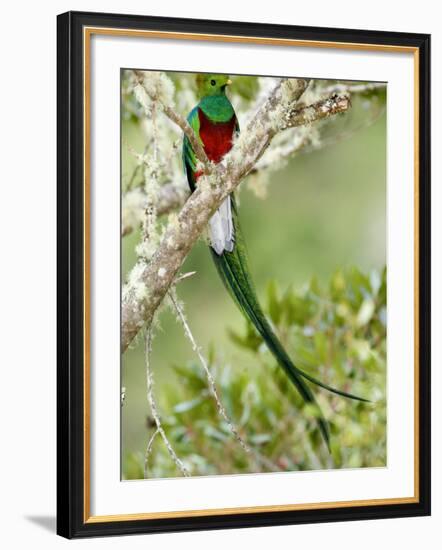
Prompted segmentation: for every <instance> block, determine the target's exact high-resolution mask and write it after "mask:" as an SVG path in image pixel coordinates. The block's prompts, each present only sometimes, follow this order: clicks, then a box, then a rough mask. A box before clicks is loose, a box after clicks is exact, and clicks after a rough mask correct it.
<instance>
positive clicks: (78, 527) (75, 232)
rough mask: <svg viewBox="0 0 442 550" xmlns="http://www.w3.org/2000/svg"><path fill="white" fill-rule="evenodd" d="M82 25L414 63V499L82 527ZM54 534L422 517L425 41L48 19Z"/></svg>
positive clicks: (426, 373)
mask: <svg viewBox="0 0 442 550" xmlns="http://www.w3.org/2000/svg"><path fill="white" fill-rule="evenodd" d="M85 27H108V28H115V29H143V30H155V31H170V32H188V33H204V34H216V35H220V34H221V35H235V36H241V37H268V38H283V39H296V40H306V41H310V40H313V41H326V42H340V43H349V44H351V43H358V44H378V45H395V46H407V47H412V48H415V49H416V51H417V52H418V57H419V78H418V86H419V141H418V146H419V173H418V179H419V204H418V210H419V226H418V227H419V231H418V243H419V251H420V253H419V264H418V272H419V281H420V282H419V289H418V298H419V326H418V333H419V343H420V345H419V355H418V360H419V366H420V368H419V380H418V387H419V394H418V402H419V403H418V406H419V416H418V418H419V430H418V431H419V449H418V453H419V498H418V500H417V501H416V502H412V503H406V504H385V505H368V506H355V507H337V508H325V509H316V510H297V511H264V512H255V513H248V514H244V513H242V514H235V513H231V514H220V515H209V516H200V517H181V518H177V517H174V518H167V517H166V518H157V519H136V520H124V521H103V522H91V521H88V520H87V518H86V517H85V493H84V471H85V470H84V441H85V439H84V399H85V394H84V387H85V386H84V369H83V362H84V306H83V303H84V300H83V297H84V290H85V289H84V276H83V275H84V269H85V266H84V260H83V258H84V220H85V212H84V207H83V204H84V203H83V199H84V197H83V176H84V174H83V169H84V168H83V157H84V151H83V146H84V141H83V139H84V122H83V108H84V88H83V68H84V67H83V63H84V58H83V47H84V32H83V30H84V28H85ZM57 34H58V38H57V88H58V90H57V114H58V117H57V140H58V145H57V180H58V185H57V194H58V196H57V211H58V217H57V231H58V236H57V256H58V257H57V272H58V283H57V301H58V313H57V321H58V326H57V342H58V352H57V361H58V371H57V415H58V420H57V465H58V466H57V533H58V534H59V535H61V536H63V537H67V538H79V537H91V536H107V535H123V534H134V533H154V532H167V531H188V530H200V529H225V528H240V527H241V528H242V527H257V526H266V525H286V524H299V523H316V522H335V521H348V520H362V519H377V518H394V517H411V516H424V515H429V514H430V408H431V402H430V36H429V35H427V34H412V33H393V32H378V31H362V30H349V29H329V28H316V27H301V26H289V25H268V24H256V23H239V22H228V21H209V20H194V19H176V18H162V17H146V16H136V15H115V14H104V13H84V12H69V13H64V14H62V15H59V16H58V20H57Z"/></svg>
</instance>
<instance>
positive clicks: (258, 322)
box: [210, 196, 368, 450]
mask: <svg viewBox="0 0 442 550" xmlns="http://www.w3.org/2000/svg"><path fill="white" fill-rule="evenodd" d="M231 198H232V215H233V223H234V227H235V247H234V250H233V252H224V253H223V254H221V255H218V254H217V253H216V252H215V251H214V250H213V249H212V248H211V249H210V250H211V252H212V257H213V260H214V263H215V265H216V268H217V270H218V273H219V275H220V277H221V279H222V281H223V283H224V286H225V287H226V289H227V290H228V292H229V294H230V295H231V296H232V298H233V299H234V301H235V302H236V304H237V305H238V307H239V308H240V310H241V311H242V312H243V313H244V315H245V316H246V317H247V318H248V319H249V320H250V321H251V322H252V323H253V325H254V326H255V328H256V330H257V331H258V332H259V334H260V335H261V336H262V338H263V339H264V341H265V342H266V344H267V346H268V348H269V350H270V351H271V352H272V354H273V356H274V357H275V359H276V360H277V362H278V364H279V365H280V366H281V367H282V368H283V369H284V371H285V372H286V374H287V376H288V377H289V378H290V380H291V381H292V383H293V384H294V385H295V387H296V389H297V390H298V391H299V393H300V395H301V397H302V398H303V399H304V401H305V402H306V403H310V404H312V405H314V407H315V408H316V410H317V416H318V417H317V422H318V427H319V429H320V432H321V434H322V436H323V438H324V441H325V443H326V444H327V447H328V448H329V450H330V435H329V427H328V423H327V421H326V420H325V418H324V416H323V414H322V411H321V409H320V407H319V405H318V404H317V402H316V399H315V397H314V395H313V392H312V390H311V389H310V388H309V386H308V385H307V384H306V382H305V381H304V378H305V379H306V380H308V381H309V382H312V383H313V384H316V385H318V386H321V387H322V388H325V389H326V390H328V391H331V392H333V393H336V394H337V395H341V396H343V397H347V398H350V399H356V400H358V401H368V400H367V399H363V398H361V397H357V396H355V395H352V394H350V393H347V392H344V391H341V390H337V389H335V388H332V387H330V386H328V385H327V384H324V383H323V382H321V381H320V380H317V379H316V378H314V377H313V376H310V375H308V374H307V373H305V372H304V371H302V370H301V369H299V368H298V367H296V366H295V365H294V364H293V362H292V360H291V359H290V357H289V356H288V355H287V352H286V351H285V349H284V347H283V346H282V344H281V343H280V341H279V339H278V337H277V336H276V334H275V333H274V332H273V330H272V327H271V326H270V324H269V322H268V321H267V319H266V317H265V315H264V313H263V311H262V309H261V306H260V304H259V302H258V298H257V295H256V291H255V289H254V285H253V282H252V280H251V278H250V271H249V268H248V265H247V255H246V248H245V243H244V240H243V237H242V233H241V230H240V227H239V223H238V216H237V211H236V204H235V201H234V197H233V196H231Z"/></svg>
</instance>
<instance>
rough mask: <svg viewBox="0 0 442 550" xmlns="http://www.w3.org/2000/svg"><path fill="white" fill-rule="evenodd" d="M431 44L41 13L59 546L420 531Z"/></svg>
mask: <svg viewBox="0 0 442 550" xmlns="http://www.w3.org/2000/svg"><path fill="white" fill-rule="evenodd" d="M429 67H430V37H429V36H428V35H420V34H409V33H389V32H375V31H356V30H344V29H326V28H307V27H294V26H276V25H265V24H251V23H238V22H235V23H233V22H220V21H203V20H191V19H187V20H186V19H168V18H158V17H141V16H130V15H111V14H97V13H79V12H70V13H65V14H62V15H60V16H59V17H58V105H57V109H58V473H57V479H58V511H57V515H58V533H59V534H60V535H62V536H65V537H68V538H73V537H88V536H98V535H101V536H102V535H114V534H118V535H121V534H130V533H149V532H160V531H179V530H191V529H218V528H234V527H246V526H264V525H278V524H294V523H305V522H320V521H341V520H355V519H373V518H389V517H404V516H419V515H428V514H429V513H430V126H429V120H430V119H429V112H430V87H429V82H430V73H429V71H430V69H429Z"/></svg>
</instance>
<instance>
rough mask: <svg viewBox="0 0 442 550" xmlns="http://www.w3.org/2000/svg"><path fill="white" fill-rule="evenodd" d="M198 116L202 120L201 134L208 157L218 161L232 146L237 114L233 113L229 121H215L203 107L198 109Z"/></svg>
mask: <svg viewBox="0 0 442 550" xmlns="http://www.w3.org/2000/svg"><path fill="white" fill-rule="evenodd" d="M198 117H199V122H200V128H199V134H200V138H201V141H202V142H203V146H204V150H205V152H206V155H207V158H208V159H209V160H211V161H212V162H215V163H218V162H220V160H221V159H222V158H223V156H224V155H225V154H226V153H228V152H229V151H230V149H231V148H232V145H233V133H234V131H235V126H236V116H235V115H233V116H232V118H231V119H230V120H228V121H227V122H214V121H212V120H210V119H209V118H208V117H207V116H206V115H205V114H204V112H203V111H202V110H201V109H198Z"/></svg>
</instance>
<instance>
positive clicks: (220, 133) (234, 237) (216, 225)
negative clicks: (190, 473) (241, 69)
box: [183, 74, 367, 449]
mask: <svg viewBox="0 0 442 550" xmlns="http://www.w3.org/2000/svg"><path fill="white" fill-rule="evenodd" d="M230 83H231V81H230V79H229V77H228V76H226V75H220V74H201V75H198V76H197V87H198V92H199V95H200V98H201V99H200V102H199V103H198V105H197V106H196V107H195V108H194V109H192V111H191V112H190V113H189V115H188V117H187V120H188V122H189V124H190V126H191V127H192V128H193V130H194V132H195V134H196V136H197V137H198V138H199V139H200V140H201V143H202V145H203V147H204V150H205V152H206V155H207V157H208V159H209V160H210V161H212V162H214V163H218V162H220V161H221V160H222V158H223V157H224V155H226V153H228V152H229V151H230V149H231V148H232V145H233V140H234V137H235V135H236V134H237V133H238V132H239V124H238V120H237V118H236V115H235V111H234V109H233V107H232V104H231V103H230V101H229V99H228V97H227V96H226V87H227V86H228V85H229V84H230ZM183 162H184V167H185V170H186V174H187V180H188V183H189V186H190V189H191V191H192V192H193V191H194V190H195V188H196V186H197V185H198V178H199V176H201V175H202V173H203V172H202V171H199V170H198V168H197V165H198V160H197V157H196V155H195V152H194V151H193V149H192V145H191V143H190V141H189V139H188V138H187V137H186V136H185V137H184V142H183ZM209 237H210V250H211V253H212V257H213V260H214V262H215V265H216V268H217V270H218V273H219V275H220V277H221V279H222V281H223V283H224V285H225V287H226V288H227V290H228V291H229V294H230V295H231V296H232V298H233V299H234V301H235V302H236V304H237V305H238V307H239V309H240V310H241V311H242V313H243V314H244V315H245V316H246V318H247V319H248V320H249V321H251V322H252V323H253V325H254V326H255V328H256V330H257V331H258V333H259V334H260V335H261V337H262V338H263V340H264V341H265V343H266V344H267V347H268V348H269V350H270V351H271V353H272V354H273V356H274V358H275V359H276V361H277V362H278V364H279V365H280V366H281V367H282V368H283V369H284V371H285V372H286V374H287V376H288V377H289V378H290V380H291V381H292V383H293V384H294V385H295V387H296V389H297V390H298V392H299V393H300V395H301V396H302V398H303V399H304V401H305V402H306V403H309V404H312V405H314V407H315V409H316V411H317V412H316V414H315V416H316V417H317V421H318V425H319V429H320V431H321V433H322V436H323V438H324V440H325V442H326V444H327V447H328V448H329V449H330V434H329V427H328V423H327V421H326V420H325V418H324V416H323V414H322V411H321V410H320V408H319V406H318V404H317V402H316V400H315V397H314V395H313V392H312V390H311V388H310V387H309V385H308V384H307V382H306V380H307V381H309V382H311V383H313V384H316V385H317V386H321V387H322V388H325V389H327V390H329V391H331V392H333V393H336V394H338V395H341V396H344V397H348V398H350V399H356V400H359V401H367V400H366V399H362V398H360V397H356V396H355V395H352V394H349V393H346V392H344V391H340V390H337V389H335V388H332V387H330V386H328V385H327V384H324V383H323V382H321V381H320V380H317V379H315V378H313V377H312V376H310V375H309V374H307V373H305V372H304V371H302V370H301V369H299V368H298V367H297V366H295V365H294V364H293V362H292V360H291V359H290V357H289V356H288V354H287V352H286V351H285V349H284V347H283V346H282V344H281V342H280V341H279V339H278V337H277V336H276V334H275V333H274V331H273V329H272V327H271V326H270V324H269V322H268V321H267V319H266V317H265V315H264V313H263V311H262V308H261V306H260V304H259V302H258V298H257V294H256V291H255V288H254V285H253V282H252V278H251V275H250V271H249V267H248V265H247V257H246V250H245V243H244V240H243V237H242V234H241V229H240V226H239V223H238V212H237V208H236V204H235V198H234V195H233V194H231V195H229V196H228V197H227V198H226V199H225V200H224V202H223V203H222V204H221V206H220V208H219V209H218V210H217V211H216V212H215V214H214V215H213V216H212V218H211V219H210V222H209Z"/></svg>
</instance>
